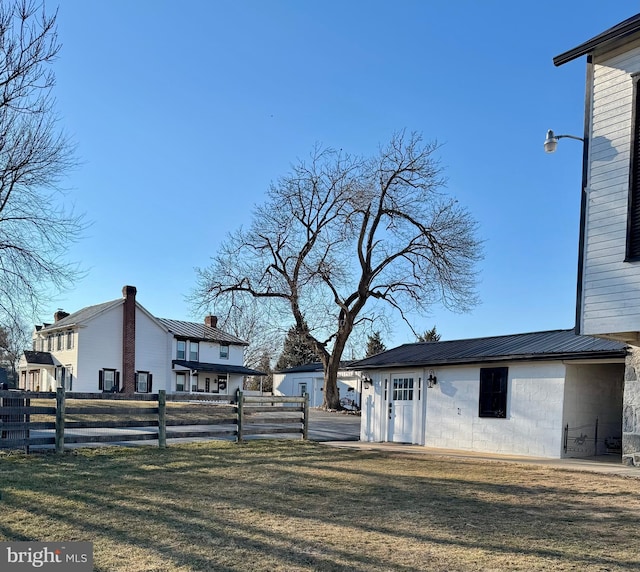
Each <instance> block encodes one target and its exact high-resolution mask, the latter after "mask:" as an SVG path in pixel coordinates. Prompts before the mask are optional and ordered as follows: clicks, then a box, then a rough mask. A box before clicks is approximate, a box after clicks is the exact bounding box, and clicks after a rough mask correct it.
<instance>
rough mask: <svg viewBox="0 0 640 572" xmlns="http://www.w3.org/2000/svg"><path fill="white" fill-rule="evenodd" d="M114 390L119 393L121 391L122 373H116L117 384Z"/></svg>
mask: <svg viewBox="0 0 640 572" xmlns="http://www.w3.org/2000/svg"><path fill="white" fill-rule="evenodd" d="M113 390H114V391H115V392H116V393H117V392H119V391H120V372H119V371H116V384H115V385H114V387H113Z"/></svg>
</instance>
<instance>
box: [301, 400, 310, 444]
mask: <svg viewBox="0 0 640 572" xmlns="http://www.w3.org/2000/svg"><path fill="white" fill-rule="evenodd" d="M302 397H304V406H303V408H304V409H303V414H302V415H303V419H302V439H303V440H304V441H306V440H307V437H308V435H309V394H308V393H306V392H305V393H304V394H303V396H302Z"/></svg>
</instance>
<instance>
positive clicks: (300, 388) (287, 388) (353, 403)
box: [273, 362, 362, 410]
mask: <svg viewBox="0 0 640 572" xmlns="http://www.w3.org/2000/svg"><path fill="white" fill-rule="evenodd" d="M346 365H348V364H346V363H345V367H346ZM323 385H324V372H323V369H322V364H321V363H320V362H316V363H310V364H306V365H299V366H296V367H291V368H288V369H284V370H282V371H276V372H274V374H273V394H274V395H288V396H297V395H303V394H305V393H308V394H309V406H310V407H320V406H321V405H322V401H323V395H322V387H323ZM361 391H362V376H361V373H360V372H358V371H353V370H349V369H345V368H344V367H343V368H342V369H340V371H339V372H338V392H339V395H340V402H341V404H342V406H343V407H344V408H345V409H353V410H356V409H360V399H361Z"/></svg>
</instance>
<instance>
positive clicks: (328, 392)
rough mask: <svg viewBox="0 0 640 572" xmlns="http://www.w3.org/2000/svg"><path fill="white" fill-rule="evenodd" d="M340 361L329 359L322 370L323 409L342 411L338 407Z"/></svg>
mask: <svg viewBox="0 0 640 572" xmlns="http://www.w3.org/2000/svg"><path fill="white" fill-rule="evenodd" d="M339 369H340V360H333V359H329V362H328V363H327V365H326V366H325V368H324V391H323V393H324V398H323V401H322V408H323V409H342V406H341V405H340V392H339V390H338V370H339Z"/></svg>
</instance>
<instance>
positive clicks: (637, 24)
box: [553, 14, 640, 66]
mask: <svg viewBox="0 0 640 572" xmlns="http://www.w3.org/2000/svg"><path fill="white" fill-rule="evenodd" d="M639 31H640V14H639V15H636V16H634V17H632V18H629V19H628V20H626V21H624V22H621V23H620V24H618V25H617V26H614V27H613V28H611V29H610V30H607V31H605V32H603V33H602V34H599V35H598V36H596V37H595V38H591V39H590V40H587V41H586V42H584V43H582V44H580V45H579V46H576V47H575V48H573V49H571V50H568V51H566V52H564V53H562V54H559V55H557V56H556V57H555V58H553V64H554V65H555V66H561V65H563V64H566V63H568V62H570V61H573V60H575V59H577V58H579V57H581V56H584V55H587V54H590V53H592V52H594V51H595V50H597V49H600V48H603V47H605V46H607V45H609V44H612V43H614V42H616V41H618V40H620V39H622V38H626V37H627V36H630V35H632V34H635V33H637V32H639Z"/></svg>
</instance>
